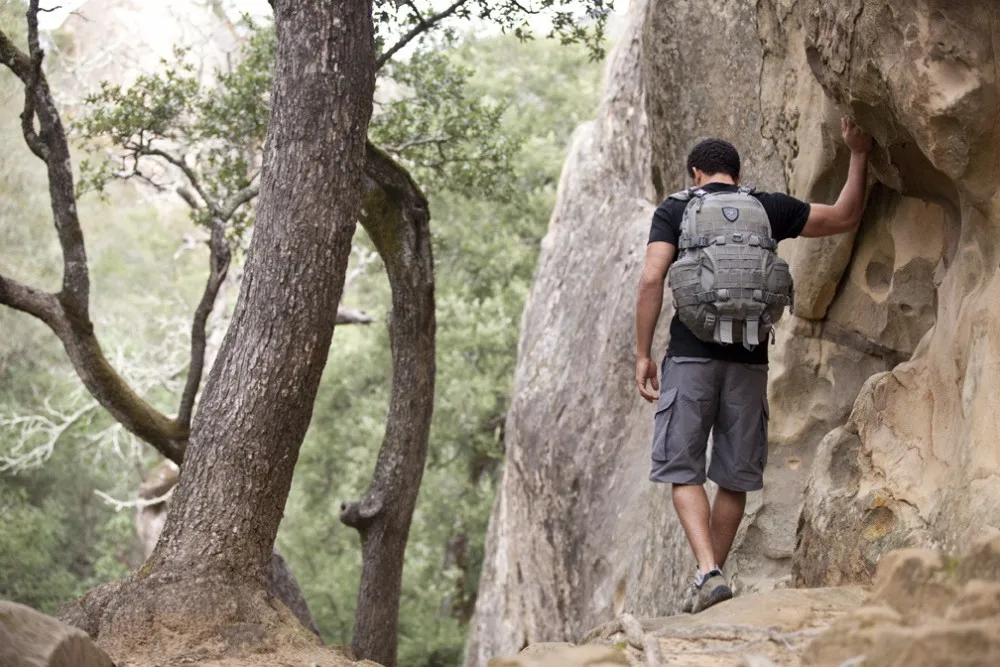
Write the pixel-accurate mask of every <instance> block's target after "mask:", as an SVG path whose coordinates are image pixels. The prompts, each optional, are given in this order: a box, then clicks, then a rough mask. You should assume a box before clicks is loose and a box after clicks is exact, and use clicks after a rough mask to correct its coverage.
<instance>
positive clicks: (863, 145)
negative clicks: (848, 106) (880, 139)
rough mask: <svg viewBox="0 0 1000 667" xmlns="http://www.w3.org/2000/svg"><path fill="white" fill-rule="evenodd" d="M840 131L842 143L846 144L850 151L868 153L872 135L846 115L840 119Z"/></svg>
mask: <svg viewBox="0 0 1000 667" xmlns="http://www.w3.org/2000/svg"><path fill="white" fill-rule="evenodd" d="M840 133H841V134H842V135H843V137H844V143H845V144H847V147H848V148H850V149H851V152H852V153H868V151H870V150H871V148H872V135H870V134H868V133H867V132H865V131H864V130H862V129H861V128H860V127H858V125H857V124H856V123H855V122H854V121H853V120H851V119H850V118H847V117H846V116H845V117H843V118H841V119H840Z"/></svg>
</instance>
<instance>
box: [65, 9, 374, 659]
mask: <svg viewBox="0 0 1000 667" xmlns="http://www.w3.org/2000/svg"><path fill="white" fill-rule="evenodd" d="M275 27H276V32H277V40H278V49H277V58H276V63H275V72H274V88H273V91H272V108H273V111H272V114H271V120H270V125H269V127H268V135H267V144H266V146H265V150H264V168H263V173H262V176H261V193H260V203H259V208H258V214H257V225H256V228H255V230H254V235H253V240H252V242H251V246H250V249H249V252H248V256H247V263H246V270H245V278H244V280H243V284H242V286H241V289H240V294H239V298H238V300H237V304H236V308H235V312H234V314H233V320H232V324H231V326H230V327H229V330H228V332H227V333H226V336H225V339H224V341H223V343H222V347H221V349H220V351H219V354H218V357H217V359H216V362H215V365H214V366H213V368H212V371H211V373H210V375H209V378H208V381H207V384H206V386H205V391H204V394H203V397H202V400H201V403H200V406H199V410H198V413H197V415H196V416H195V419H194V423H193V426H192V431H191V437H190V440H189V444H188V448H187V452H186V454H185V457H184V469H183V474H182V475H181V477H180V482H179V484H178V486H177V488H176V490H175V492H174V495H173V499H172V508H171V511H170V513H169V514H168V516H167V521H166V524H165V526H164V528H163V532H162V535H161V537H160V540H159V542H158V543H157V546H156V549H155V551H154V552H153V555H152V556H151V557H150V558H149V560H148V561H147V562H146V564H145V565H144V566H143V567H142V568H140V570H139V571H138V572H137V573H136V574H135V575H133V578H132V579H131V580H130V581H129V582H126V583H125V584H124V587H123V589H120V590H118V589H116V590H113V591H111V593H110V595H99V596H87V598H84V599H83V600H81V601H80V602H79V603H78V606H79V607H81V608H83V611H84V612H85V614H84V615H85V616H87V617H92V616H93V615H94V614H95V613H97V614H98V615H99V616H100V622H99V623H98V626H97V627H96V628H94V629H96V630H97V631H98V633H99V635H100V636H101V637H102V638H104V636H105V635H106V634H107V635H108V641H109V642H113V643H121V646H122V650H125V649H126V647H128V646H129V645H130V644H131V643H136V642H140V641H146V640H148V636H146V635H147V633H149V632H152V633H158V632H163V631H164V630H163V628H166V630H167V631H170V632H172V633H175V634H176V633H180V634H183V635H186V636H187V635H191V636H192V639H194V635H197V634H202V635H205V634H206V633H209V634H211V636H215V637H218V636H220V635H221V636H222V637H224V638H225V637H233V636H234V635H232V632H234V631H236V630H235V628H239V630H238V632H239V633H240V634H239V637H238V640H239V641H240V642H241V643H243V644H256V643H260V644H262V645H268V643H269V642H271V641H272V640H273V637H272V638H271V639H268V637H267V635H268V633H270V632H271V631H272V629H273V628H277V627H280V628H283V629H284V631H287V632H292V633H294V632H296V630H295V629H292V628H291V627H289V626H290V625H291V624H292V623H294V624H295V625H296V626H297V625H298V624H297V622H294V620H293V619H292V617H291V615H290V613H287V612H286V611H284V607H279V606H277V605H275V604H274V602H273V600H272V599H271V598H270V596H268V595H267V593H266V591H265V581H266V578H267V573H268V568H269V567H270V563H271V552H272V547H273V545H274V540H275V536H276V535H277V531H278V524H279V522H280V521H281V517H282V513H283V510H284V506H285V501H286V499H287V496H288V490H289V487H290V485H291V479H292V471H293V469H294V467H295V462H296V459H297V457H298V452H299V448H300V446H301V444H302V440H303V438H304V436H305V433H306V429H307V427H308V426H309V421H310V419H311V417H312V411H313V404H314V401H315V398H316V391H317V388H318V385H319V381H320V376H321V374H322V372H323V367H324V366H325V364H326V359H327V354H328V352H329V347H330V341H331V338H332V335H333V329H334V323H335V319H336V316H337V306H338V304H339V303H340V297H341V292H342V290H343V285H344V277H345V274H346V268H347V262H348V254H349V251H350V247H351V238H352V236H353V234H354V229H355V225H356V221H357V219H358V216H359V212H360V203H361V195H362V188H363V183H362V174H363V168H364V155H365V137H366V133H367V124H368V120H369V118H370V116H371V111H372V97H373V94H374V85H375V66H374V63H375V44H374V37H373V26H372V18H371V2H370V0H341V1H339V2H327V1H326V0H277V1H276V2H275ZM109 597H110V600H109V599H108V598H109ZM88 598H89V599H88ZM71 615H72V614H71ZM91 627H92V626H91ZM247 628H253V630H252V632H251V634H252V635H253V637H251V638H250V639H248V638H247V636H246V634H247V633H248V632H250V631H249V630H247ZM234 641H235V640H234Z"/></svg>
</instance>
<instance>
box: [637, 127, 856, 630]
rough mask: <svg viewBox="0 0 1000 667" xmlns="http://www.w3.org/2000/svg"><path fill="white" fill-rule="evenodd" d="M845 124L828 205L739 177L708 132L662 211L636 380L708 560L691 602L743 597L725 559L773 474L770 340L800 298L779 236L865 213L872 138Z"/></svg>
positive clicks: (642, 304) (642, 308)
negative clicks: (841, 178) (841, 168)
mask: <svg viewBox="0 0 1000 667" xmlns="http://www.w3.org/2000/svg"><path fill="white" fill-rule="evenodd" d="M841 133H842V135H843V138H844V142H845V143H846V144H847V147H848V148H849V149H850V151H851V161H850V169H849V170H848V174H847V183H846V184H845V185H844V188H843V190H842V191H841V193H840V197H838V199H837V203H836V204H833V205H832V206H829V205H824V204H808V203H806V202H802V201H799V200H798V199H795V198H793V197H790V196H788V195H786V194H779V193H773V194H772V193H763V192H757V191H755V190H753V189H752V188H748V187H743V186H741V185H740V156H739V153H738V152H737V151H736V148H734V147H733V145H732V144H730V143H729V142H727V141H723V140H722V139H706V140H704V141H701V142H699V143H698V144H697V145H696V146H695V147H694V148H693V149H692V150H691V153H690V154H689V155H688V159H687V173H688V175H689V176H690V177H691V178H693V179H694V186H693V187H689V188H687V189H686V190H682V191H681V192H677V193H675V194H672V195H670V196H669V197H668V198H667V199H666V200H665V201H664V202H663V203H662V204H660V206H659V208H657V209H656V212H655V213H654V214H653V223H652V228H651V229H650V232H649V242H648V245H647V246H646V260H645V265H644V266H643V270H642V278H641V280H640V282H639V290H638V295H637V303H636V317H635V320H636V322H635V323H636V362H635V382H636V385H638V388H639V393H640V394H641V395H642V397H643V398H645V399H646V400H647V401H649V402H653V401H656V402H657V403H656V416H655V417H654V429H653V431H654V433H653V448H652V470H651V472H650V476H649V478H650V480H651V481H653V482H660V483H664V484H671V485H673V488H672V494H673V502H674V509H675V510H676V512H677V516H678V518H679V519H680V522H681V525H682V526H683V527H684V533H685V534H686V535H687V539H688V542H689V543H690V545H691V549H692V551H693V552H694V555H695V558H696V559H697V561H698V570H697V572H696V574H695V578H694V582H693V584H692V585H691V586H690V588H689V590H688V591H687V597H686V599H685V602H684V604H683V606H682V610H683V611H685V612H698V611H701V610H703V609H706V608H708V607H710V606H712V605H714V604H716V603H718V602H721V601H723V600H728V599H730V598H731V597H732V596H733V592H732V589H731V588H730V587H729V583H728V582H727V580H726V577H725V575H724V574H723V573H722V566H723V565H725V563H726V557H727V556H728V555H729V550H730V548H731V547H732V544H733V539H734V538H735V536H736V530H737V529H738V528H739V525H740V521H741V520H742V519H743V509H744V506H745V505H746V494H747V492H748V491H758V490H760V489H761V488H763V486H764V465H765V463H766V462H767V422H768V405H767V368H768V366H767V363H768V361H767V348H768V342H769V341H770V342H771V343H772V344H773V342H774V331H773V325H774V324H775V323H776V322H777V320H778V318H780V317H781V315H782V313H783V311H784V309H785V306H786V305H788V304H789V302H790V301H791V299H792V298H793V293H792V284H791V282H792V281H791V276H790V274H789V273H788V265H787V264H786V263H785V262H784V261H783V260H781V259H780V258H778V257H777V253H776V250H777V244H778V242H779V241H782V240H784V239H791V238H795V237H797V236H806V237H817V236H830V235H833V234H842V233H844V232H849V231H851V230H853V229H855V228H856V227H857V226H858V223H859V221H860V219H861V212H862V209H863V207H864V199H865V186H866V179H867V169H868V152H869V150H870V146H871V137H870V136H869V135H868V134H867V133H865V132H864V131H863V130H861V129H860V128H859V127H858V126H857V125H855V123H854V122H852V121H851V120H848V119H846V118H845V119H843V120H842V121H841ZM678 249H680V252H679V256H678ZM675 257H676V258H677V259H678V261H677V262H675V261H674V259H675ZM668 270H669V282H670V288H671V291H672V296H673V301H674V311H675V312H674V317H673V319H672V320H671V322H670V343H669V346H668V348H667V353H666V356H665V357H664V359H663V364H662V368H661V371H662V380H658V379H657V372H656V363H655V362H654V361H653V359H652V357H651V349H650V348H651V347H652V342H653V332H654V331H655V329H656V322H657V320H658V319H659V315H660V307H661V305H662V302H663V287H664V280H665V279H667V277H668ZM710 430H711V431H712V433H713V435H712V442H713V445H712V461H711V465H710V466H709V467H708V471H707V478H708V479H711V480H712V481H713V482H715V483H716V484H717V485H718V491H717V493H716V496H715V499H714V501H713V503H712V504H711V506H710V505H709V501H708V495H707V494H706V493H705V488H704V484H705V479H706V470H705V459H706V448H707V444H708V435H709V431H710Z"/></svg>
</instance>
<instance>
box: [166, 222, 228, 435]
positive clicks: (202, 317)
mask: <svg viewBox="0 0 1000 667" xmlns="http://www.w3.org/2000/svg"><path fill="white" fill-rule="evenodd" d="M209 249H210V257H209V266H210V269H209V275H208V282H207V283H206V284H205V292H204V293H203V294H202V296H201V302H200V303H199V304H198V308H197V309H196V310H195V312H194V321H193V322H192V323H191V366H190V370H188V377H187V383H186V384H185V385H184V393H183V394H182V396H181V405H180V409H179V410H178V413H177V423H178V424H179V425H180V426H181V427H183V428H184V429H186V430H190V428H191V415H192V414H193V412H194V401H195V398H196V397H197V396H198V387H199V386H201V376H202V374H203V372H204V370H205V349H206V347H207V335H206V332H205V325H206V324H207V322H208V316H209V315H210V314H211V312H212V308H213V307H214V306H215V299H216V297H217V296H218V294H219V288H220V287H221V286H222V281H224V280H225V279H226V274H227V273H228V272H229V262H230V261H231V259H232V253H231V252H230V250H229V243H228V241H226V223H225V221H224V220H222V219H219V218H214V219H213V220H212V238H211V239H210V240H209Z"/></svg>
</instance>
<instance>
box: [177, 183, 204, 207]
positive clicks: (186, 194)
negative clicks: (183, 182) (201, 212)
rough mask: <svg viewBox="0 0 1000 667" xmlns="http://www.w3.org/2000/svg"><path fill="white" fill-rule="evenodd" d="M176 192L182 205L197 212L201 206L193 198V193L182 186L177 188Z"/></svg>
mask: <svg viewBox="0 0 1000 667" xmlns="http://www.w3.org/2000/svg"><path fill="white" fill-rule="evenodd" d="M176 192H177V195H178V196H179V197H180V198H181V199H183V200H184V203H185V204H187V205H188V206H190V207H191V209H192V210H194V211H197V210H198V209H200V208H201V204H200V203H199V202H198V200H197V199H196V198H195V196H194V193H193V192H191V191H190V190H188V189H187V188H185V187H184V186H180V187H178V188H177V191H176Z"/></svg>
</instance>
